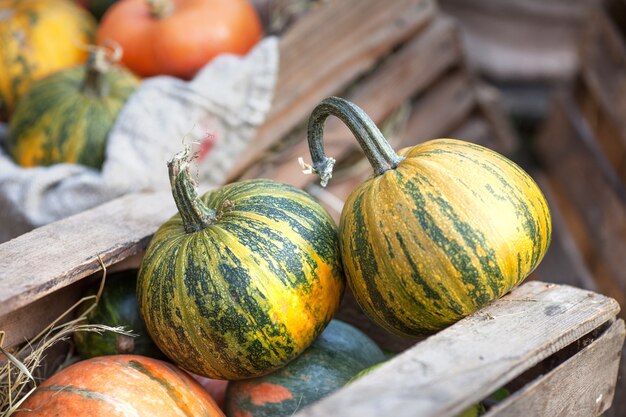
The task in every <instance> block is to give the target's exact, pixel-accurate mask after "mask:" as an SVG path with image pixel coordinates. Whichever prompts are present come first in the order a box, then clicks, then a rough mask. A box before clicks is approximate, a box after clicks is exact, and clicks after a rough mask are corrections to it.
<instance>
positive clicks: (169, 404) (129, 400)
mask: <svg viewBox="0 0 626 417" xmlns="http://www.w3.org/2000/svg"><path fill="white" fill-rule="evenodd" d="M19 410H22V411H19V412H17V413H15V414H14V415H13V416H14V417H29V416H30V417H32V416H37V417H76V416H85V417H87V416H89V417H180V416H203V417H223V416H224V413H222V411H221V410H220V408H219V407H218V406H217V404H216V403H215V401H214V400H213V398H211V395H210V394H209V393H208V392H206V391H205V390H204V388H202V387H201V386H200V384H198V383H197V382H196V381H194V380H193V378H191V377H190V376H189V375H187V373H186V372H184V371H183V370H181V369H178V368H176V367H175V366H173V365H171V364H169V363H167V362H163V361H160V360H156V359H152V358H145V357H143V356H138V355H112V356H100V357H96V358H92V359H88V360H84V361H80V362H77V363H75V364H73V365H70V366H69V367H67V368H64V369H62V370H61V371H59V372H57V373H56V374H54V375H53V376H51V377H50V378H48V379H47V380H46V381H44V382H43V383H42V384H41V385H40V386H39V387H37V389H36V390H35V391H34V392H33V393H32V394H31V395H30V396H29V397H28V398H27V399H26V401H24V403H22V404H21V405H20V407H19Z"/></svg>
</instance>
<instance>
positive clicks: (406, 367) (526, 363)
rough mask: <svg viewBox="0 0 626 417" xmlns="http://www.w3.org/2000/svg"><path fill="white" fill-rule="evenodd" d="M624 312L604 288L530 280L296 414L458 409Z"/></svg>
mask: <svg viewBox="0 0 626 417" xmlns="http://www.w3.org/2000/svg"><path fill="white" fill-rule="evenodd" d="M618 311H619V305H618V304H617V302H615V300H613V299H610V298H607V297H604V296H602V295H598V294H595V293H591V292H588V291H584V290H580V289H577V288H573V287H568V286H557V285H554V284H545V283H542V282H537V281H533V282H528V283H526V284H524V285H523V286H521V287H519V288H517V289H515V290H513V291H512V292H511V293H510V294H509V295H507V296H505V297H504V298H502V299H501V300H498V301H496V302H495V303H493V304H492V305H490V306H488V307H486V308H484V309H483V310H481V311H479V312H478V313H476V314H474V315H473V316H470V317H468V318H466V319H464V320H462V321H460V322H458V323H457V324H455V325H453V326H451V327H449V328H448V329H445V330H443V331H441V332H439V333H437V334H436V335H434V336H431V337H429V338H428V339H426V340H425V341H423V342H420V343H418V344H417V345H415V346H414V347H412V348H411V349H409V350H407V351H405V352H404V353H402V354H400V355H398V356H396V357H394V358H393V359H391V360H390V361H389V363H387V364H385V365H383V366H381V367H380V368H378V369H376V370H374V371H372V373H371V374H368V375H366V376H364V377H363V378H361V379H359V380H357V381H355V382H354V383H352V384H350V385H348V386H346V387H344V388H343V389H341V390H339V391H338V392H336V393H334V394H332V395H331V396H329V397H327V398H325V399H323V400H321V401H320V402H318V403H316V404H313V405H312V406H311V407H309V408H306V409H304V410H302V411H301V412H299V413H297V414H296V416H297V417H314V416H329V415H340V416H345V417H351V416H359V417H368V416H394V417H404V416H422V417H433V416H453V415H456V414H458V413H460V412H461V411H463V410H464V409H465V408H467V407H468V406H470V405H471V404H474V403H476V402H478V401H479V400H481V399H483V397H484V396H485V395H486V393H490V392H493V391H495V390H496V389H498V388H500V387H501V386H503V385H504V384H506V383H507V382H509V381H511V380H512V379H513V378H515V377H516V376H518V375H520V374H521V373H522V372H524V371H526V370H527V369H529V368H531V367H532V366H534V365H535V364H537V363H539V362H540V361H541V360H543V359H545V358H547V357H548V356H550V355H551V354H553V353H554V352H557V351H559V350H561V349H563V348H564V347H566V346H567V345H569V344H570V343H572V342H574V341H576V340H578V339H579V338H580V337H582V336H583V335H585V334H587V333H589V332H590V331H592V330H594V329H596V328H598V327H599V326H600V325H602V324H603V323H606V322H608V321H610V320H613V319H614V318H615V315H616V314H617V312H618Z"/></svg>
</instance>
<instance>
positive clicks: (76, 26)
mask: <svg viewBox="0 0 626 417" xmlns="http://www.w3.org/2000/svg"><path fill="white" fill-rule="evenodd" d="M78 3H80V4H81V5H82V6H83V7H81V6H79V5H78ZM90 12H91V13H90ZM94 16H97V17H98V18H100V17H101V20H100V21H99V22H97V20H96V18H95V17H94ZM262 34H263V28H262V25H261V22H260V20H259V17H258V15H257V12H256V10H255V8H254V7H253V5H252V4H251V3H249V2H248V0H200V1H198V0H125V1H111V0H87V1H79V2H77V3H75V2H74V1H72V0H0V43H1V44H2V50H1V51H0V122H1V121H5V122H8V123H9V128H8V138H7V140H6V143H5V147H6V150H7V152H8V153H9V154H10V155H11V157H12V158H13V159H14V161H15V162H16V163H18V164H19V165H21V166H24V167H34V166H46V165H52V164H57V163H76V164H81V165H85V166H89V167H93V168H96V169H99V168H101V166H102V163H103V161H104V157H105V148H106V140H107V136H108V132H109V131H110V129H111V127H112V126H113V124H114V122H115V119H116V117H117V115H118V113H119V111H120V110H121V108H122V106H123V105H124V103H125V102H126V101H127V99H128V97H129V96H130V95H131V94H132V93H133V91H134V90H135V89H136V88H137V86H138V84H139V82H140V79H142V78H145V77H152V76H156V75H171V76H174V77H178V78H182V79H190V78H192V77H193V76H194V74H195V73H196V72H197V71H198V70H199V69H200V68H202V67H203V66H204V65H205V64H207V63H208V62H210V61H211V60H212V59H213V58H214V57H216V56H217V55H219V54H221V53H225V52H228V53H235V54H243V53H246V52H247V51H249V50H250V49H251V48H252V47H253V46H254V45H255V44H256V43H257V42H258V41H259V39H260V38H261V36H262Z"/></svg>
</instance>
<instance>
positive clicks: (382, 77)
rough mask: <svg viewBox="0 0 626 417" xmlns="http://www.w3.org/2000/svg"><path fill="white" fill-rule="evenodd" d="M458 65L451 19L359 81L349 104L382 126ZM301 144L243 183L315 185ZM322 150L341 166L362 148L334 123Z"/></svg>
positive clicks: (258, 167)
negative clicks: (300, 162)
mask: <svg viewBox="0 0 626 417" xmlns="http://www.w3.org/2000/svg"><path fill="white" fill-rule="evenodd" d="M460 60H461V49H460V43H459V39H458V34H457V32H456V28H455V26H454V24H453V23H452V22H451V20H450V19H446V18H437V19H436V20H434V21H433V22H432V23H431V24H430V25H428V27H426V28H425V29H424V30H422V31H421V32H420V33H419V34H418V35H417V36H415V37H414V38H412V39H411V40H410V41H409V42H407V43H406V44H405V45H403V46H402V47H401V49H399V50H398V51H397V52H396V53H394V55H392V56H390V57H388V58H387V59H385V61H384V62H382V63H381V64H380V66H379V67H377V68H376V69H375V70H374V71H373V72H372V73H371V74H369V75H368V76H367V77H365V78H364V79H363V80H361V81H360V82H359V84H358V86H355V87H354V88H353V89H352V90H351V91H350V92H348V93H347V94H346V98H347V99H348V100H350V101H352V102H354V103H356V104H357V105H358V106H359V107H361V108H362V109H363V110H365V112H366V113H367V114H368V115H369V116H370V117H371V118H372V120H373V121H374V122H375V123H381V122H382V121H383V120H384V119H385V118H386V117H387V116H389V115H390V114H391V113H392V111H394V110H395V109H397V108H398V107H400V106H401V105H402V103H403V102H404V101H406V100H408V99H409V98H411V97H412V96H413V95H415V94H417V93H419V92H423V91H424V90H425V89H427V88H428V87H429V86H430V84H431V83H433V82H434V81H435V80H436V79H437V78H438V77H440V76H441V75H442V74H443V73H444V71H446V70H447V69H448V68H450V67H451V66H452V65H454V64H456V63H458V62H459V61H460ZM334 93H337V92H334ZM315 104H317V103H313V104H312V105H311V107H310V108H309V109H308V110H309V111H310V110H311V109H312V108H313V107H314V106H315ZM302 120H303V121H306V120H307V118H306V117H303V118H302ZM298 138H299V140H298V142H297V143H295V144H294V146H292V147H290V148H289V149H287V150H286V151H285V152H284V153H282V154H281V155H280V157H279V158H276V159H278V160H277V161H273V162H272V163H271V164H264V163H263V162H262V161H261V162H260V163H258V164H256V165H254V166H252V167H250V169H248V170H246V171H245V172H244V173H242V176H241V178H244V179H245V178H255V177H264V178H272V179H275V180H277V181H281V182H286V183H289V184H292V185H295V186H299V187H303V186H305V185H306V184H307V183H309V182H311V181H314V180H315V179H314V178H313V177H312V176H308V177H307V176H304V175H302V173H301V171H302V169H301V168H300V166H299V165H298V163H297V160H298V157H301V156H302V157H304V159H305V160H309V159H310V157H309V148H308V144H307V141H306V134H305V133H304V132H302V133H301V134H300V136H298ZM324 147H325V149H326V152H327V153H328V154H329V155H331V156H332V157H333V158H335V159H337V160H338V161H339V160H341V159H342V158H343V157H345V156H346V155H348V154H350V153H352V152H354V150H355V149H356V148H357V147H358V145H357V142H356V139H354V137H353V136H352V134H351V133H350V131H349V130H348V129H347V128H346V127H345V126H344V125H343V124H342V123H340V122H339V121H338V120H336V119H334V118H332V119H331V120H329V121H328V122H327V124H326V128H325V132H324Z"/></svg>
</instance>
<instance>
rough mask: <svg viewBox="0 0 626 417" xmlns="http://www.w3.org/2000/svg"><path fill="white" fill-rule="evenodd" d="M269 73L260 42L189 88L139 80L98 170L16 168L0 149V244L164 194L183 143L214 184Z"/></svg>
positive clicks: (251, 126) (266, 49) (204, 178)
mask: <svg viewBox="0 0 626 417" xmlns="http://www.w3.org/2000/svg"><path fill="white" fill-rule="evenodd" d="M277 74H278V42H277V39H276V38H274V37H268V38H266V39H264V40H263V41H262V42H260V43H259V44H258V45H257V46H256V47H255V48H254V49H253V50H252V51H250V53H248V54H247V55H246V56H244V57H238V56H233V55H221V56H219V57H217V58H215V59H214V60H213V61H212V62H210V63H209V64H207V65H206V66H205V67H204V68H203V69H202V70H201V71H200V72H199V73H198V74H197V75H196V77H195V78H194V79H193V80H191V81H188V82H187V81H183V80H180V79H177V78H173V77H168V76H159V77H153V78H149V79H145V80H143V81H142V82H141V84H140V86H139V87H138V89H137V90H136V91H135V92H134V93H133V94H132V95H131V97H130V98H129V100H128V102H127V103H126V104H125V106H124V107H123V108H122V111H121V112H120V114H119V116H118V118H117V120H116V122H115V125H114V126H113V128H112V130H111V132H110V133H109V138H108V142H107V148H106V159H105V161H104V165H103V166H102V170H95V169H91V168H87V167H84V166H80V165H74V164H57V165H53V166H49V167H37V168H22V167H19V166H17V165H15V163H13V161H12V159H11V158H10V157H9V156H8V155H7V154H6V152H5V151H4V150H2V149H1V147H0V242H3V241H5V240H8V239H11V238H13V237H15V236H17V235H20V234H22V233H24V232H26V231H28V230H31V229H33V228H35V227H38V226H41V225H44V224H47V223H50V222H53V221H56V220H59V219H61V218H64V217H67V216H69V215H72V214H75V213H77V212H80V211H83V210H86V209H88V208H91V207H94V206H96V205H100V204H102V203H104V202H106V201H109V200H111V199H114V198H116V197H119V196H121V195H124V194H127V193H132V192H140V191H158V190H167V189H169V177H168V173H167V167H166V162H167V161H168V160H169V159H171V158H172V156H173V155H174V154H175V153H176V152H178V151H180V150H181V149H183V144H184V143H193V142H200V144H199V146H197V147H199V150H200V155H201V156H200V159H199V161H198V177H199V180H200V182H201V184H202V186H203V188H204V187H205V186H216V185H220V184H222V183H223V181H224V178H225V176H226V175H227V173H228V170H229V169H230V168H232V167H233V165H234V163H235V161H236V159H237V157H238V156H239V155H240V154H241V153H242V152H243V151H244V150H245V148H246V144H247V143H248V142H249V141H250V139H252V137H253V136H254V134H255V132H256V128H257V127H258V125H259V124H261V123H262V122H263V121H264V120H265V117H266V115H267V113H268V111H269V110H270V106H271V101H272V96H273V91H274V85H275V82H276V78H277ZM3 133H4V134H6V132H2V129H0V141H2V137H3ZM196 145H198V144H196ZM207 152H208V153H207Z"/></svg>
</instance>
